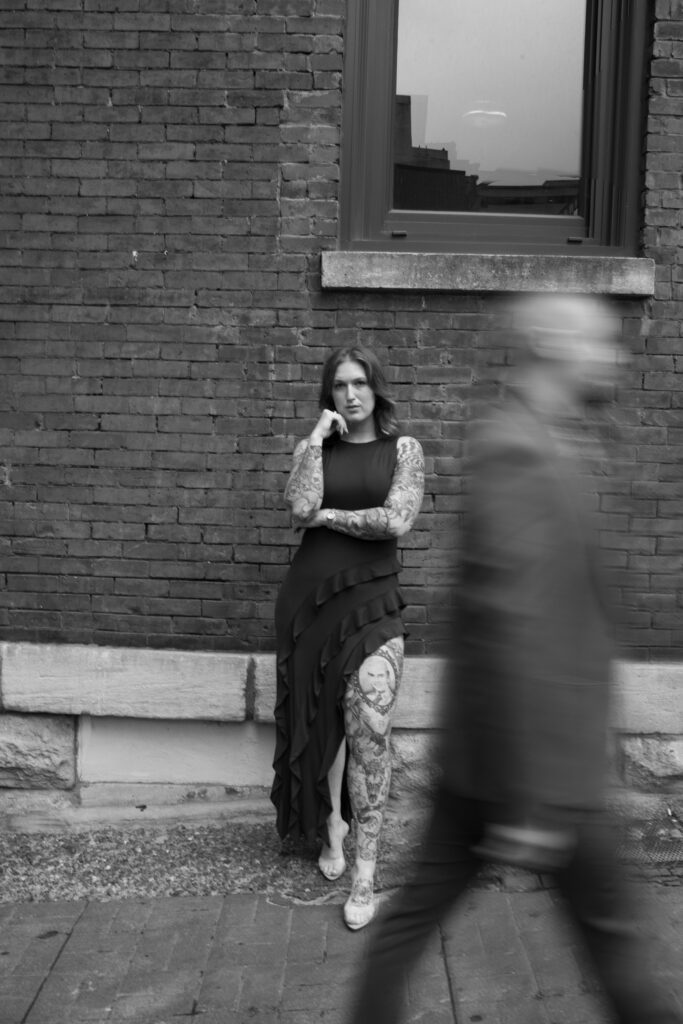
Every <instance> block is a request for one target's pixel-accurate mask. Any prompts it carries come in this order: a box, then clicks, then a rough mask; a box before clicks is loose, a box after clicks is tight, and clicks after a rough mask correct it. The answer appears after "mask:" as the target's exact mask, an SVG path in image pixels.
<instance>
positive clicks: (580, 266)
mask: <svg viewBox="0 0 683 1024" xmlns="http://www.w3.org/2000/svg"><path fill="white" fill-rule="evenodd" d="M322 287H323V288H324V289H345V290H348V289H360V290H364V291H368V290H371V291H442V292H443V291H447V292H546V291H561V292H580V293H589V294H599V295H624V296H626V295H628V296H635V297H646V296H651V295H653V294H654V288H655V264H654V260H651V259H645V258H642V257H635V256H538V255H526V256H525V255H503V254H493V253H492V254H488V253H442V252H441V253H430V252H422V253H414V252H365V251H352V252H349V251H345V252H337V251H330V252H323V254H322Z"/></svg>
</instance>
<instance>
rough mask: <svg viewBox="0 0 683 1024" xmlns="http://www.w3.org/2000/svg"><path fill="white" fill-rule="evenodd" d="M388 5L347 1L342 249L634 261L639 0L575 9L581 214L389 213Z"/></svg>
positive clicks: (639, 152) (391, 17) (640, 81)
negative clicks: (582, 18) (581, 41)
mask: <svg viewBox="0 0 683 1024" xmlns="http://www.w3.org/2000/svg"><path fill="white" fill-rule="evenodd" d="M398 2H399V0H382V2H378V0H348V15H347V30H346V42H345V51H346V52H345V65H344V111H343V141H342V161H341V195H340V244H341V247H342V249H347V250H377V251H411V252H424V251H432V252H434V251H446V252H461V253H462V252H472V253H496V252H505V253H510V254H539V253H547V254H552V255H562V254H565V255H570V256H581V255H586V256H588V255H592V256H595V255H605V256H629V255H635V254H636V253H637V252H638V247H639V233H640V227H641V219H642V212H641V203H640V192H641V188H642V174H643V171H642V164H643V149H644V146H643V129H644V110H645V104H644V92H645V89H644V86H645V81H646V78H645V74H644V72H645V67H646V64H645V60H646V44H647V41H648V40H649V35H650V31H651V30H650V19H651V12H648V7H649V5H648V4H644V3H642V0H588V2H587V15H586V16H587V31H586V54H587V59H586V60H585V66H584V115H583V139H582V151H583V157H582V160H583V165H582V182H583V183H584V193H583V204H584V206H585V210H586V216H585V218H584V217H580V216H553V215H546V214H509V213H506V214H500V213H483V212H480V211H475V212H453V213H444V212H431V211H411V210H398V209H392V208H391V205H390V203H391V197H392V189H393V185H392V176H393V158H392V145H393V141H392V131H393V106H394V96H395V81H396V39H397V28H398Z"/></svg>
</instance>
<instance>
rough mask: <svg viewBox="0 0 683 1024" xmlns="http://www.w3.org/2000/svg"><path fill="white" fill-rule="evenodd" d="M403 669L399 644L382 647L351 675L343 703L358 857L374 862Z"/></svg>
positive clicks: (397, 641) (398, 640)
mask: <svg viewBox="0 0 683 1024" xmlns="http://www.w3.org/2000/svg"><path fill="white" fill-rule="evenodd" d="M402 668H403V638H402V637H395V638H393V639H392V640H389V641H387V643H386V644H383V645H382V647H380V648H379V649H378V650H377V651H375V653H374V654H371V655H370V656H369V657H368V658H366V659H365V661H364V662H363V663H362V665H361V666H360V668H358V669H357V671H356V672H354V673H353V674H352V676H351V677H350V679H349V683H348V686H347V691H346V696H345V701H344V716H345V723H346V737H347V741H348V745H349V761H348V769H347V778H348V784H349V795H350V797H351V804H352V808H353V814H354V817H355V818H356V821H357V825H358V834H357V840H358V853H359V855H360V856H361V857H362V858H363V859H365V860H374V859H375V858H376V856H377V842H378V839H379V832H380V829H381V826H382V816H383V811H384V805H385V804H386V800H387V797H388V795H389V783H390V781H391V754H390V749H389V735H390V733H391V718H392V713H393V710H394V705H395V703H396V697H397V694H398V686H399V683H400V679H401V671H402Z"/></svg>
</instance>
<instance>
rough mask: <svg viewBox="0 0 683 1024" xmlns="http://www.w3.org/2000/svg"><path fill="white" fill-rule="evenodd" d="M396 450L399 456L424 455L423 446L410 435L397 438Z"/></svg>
mask: <svg viewBox="0 0 683 1024" xmlns="http://www.w3.org/2000/svg"><path fill="white" fill-rule="evenodd" d="M396 450H397V451H398V453H399V455H405V456H410V455H422V445H421V444H420V442H419V441H418V440H417V439H416V438H414V437H411V436H410V434H401V435H400V436H399V437H397V438H396Z"/></svg>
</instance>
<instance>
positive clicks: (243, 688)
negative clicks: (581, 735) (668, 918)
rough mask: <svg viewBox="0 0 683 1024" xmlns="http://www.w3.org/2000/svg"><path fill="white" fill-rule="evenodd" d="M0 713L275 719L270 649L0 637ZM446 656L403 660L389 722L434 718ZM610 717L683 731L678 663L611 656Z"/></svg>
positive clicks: (639, 726)
mask: <svg viewBox="0 0 683 1024" xmlns="http://www.w3.org/2000/svg"><path fill="white" fill-rule="evenodd" d="M0 653H1V655H2V668H1V672H0V697H1V701H0V707H1V708H2V710H3V711H19V712H28V713H38V714H41V713H49V714H54V715H91V716H107V717H114V718H116V717H120V718H154V719H175V720H176V721H178V720H195V721H198V720H204V721H215V722H242V721H245V720H250V719H253V720H254V721H255V722H257V723H269V722H272V721H273V707H274V704H275V657H274V655H272V654H256V655H251V654H214V653H205V652H189V651H166V650H164V651H156V650H138V649H135V648H111V647H97V646H79V645H69V644H65V645H57V644H45V645H39V644H35V645H34V644H12V643H5V644H2V645H0ZM447 671H448V665H447V662H446V661H445V660H444V659H441V658H420V657H413V658H407V659H406V665H405V672H404V678H403V684H402V686H401V691H400V694H399V700H398V705H397V709H396V718H395V720H394V724H395V726H396V728H399V729H435V728H439V725H440V701H441V689H442V685H447V682H448V680H447V677H446V678H444V677H445V674H446V673H447ZM614 725H615V727H616V728H617V729H619V730H620V731H622V732H633V733H665V734H667V735H675V734H683V663H678V662H656V663H641V662H630V661H618V662H616V663H615V686H614Z"/></svg>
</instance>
